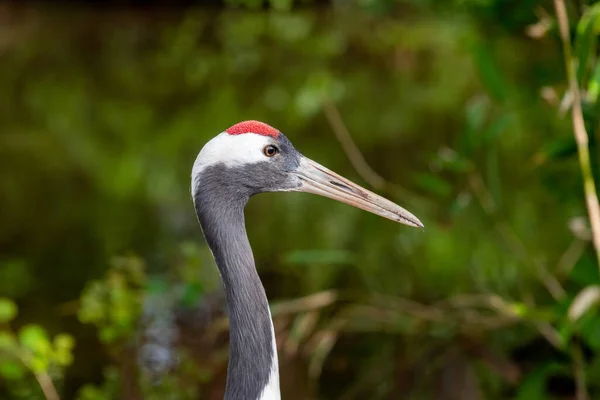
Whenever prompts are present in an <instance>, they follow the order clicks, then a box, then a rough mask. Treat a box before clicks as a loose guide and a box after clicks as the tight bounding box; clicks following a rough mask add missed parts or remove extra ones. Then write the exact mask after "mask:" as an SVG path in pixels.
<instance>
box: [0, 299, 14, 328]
mask: <svg viewBox="0 0 600 400" xmlns="http://www.w3.org/2000/svg"><path fill="white" fill-rule="evenodd" d="M16 316H17V305H16V304H15V303H14V302H13V301H12V300H10V299H7V298H3V297H0V324H2V323H5V322H9V321H12V320H13V319H14V318H15V317H16Z"/></svg>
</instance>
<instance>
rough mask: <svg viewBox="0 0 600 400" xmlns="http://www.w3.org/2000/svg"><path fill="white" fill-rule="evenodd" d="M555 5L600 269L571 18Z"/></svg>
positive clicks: (599, 210)
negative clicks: (573, 50) (570, 26)
mask: <svg viewBox="0 0 600 400" xmlns="http://www.w3.org/2000/svg"><path fill="white" fill-rule="evenodd" d="M554 8H555V9H556V16H557V18H558V25H559V29H560V37H561V39H562V44H563V52H564V58H565V68H566V71H567V80H568V83H569V91H570V92H571V94H572V96H573V105H572V107H571V119H572V121H573V133H574V135H575V141H576V142H577V152H578V154H579V166H580V168H581V173H582V175H583V183H584V192H585V200H586V203H587V208H588V214H589V218H590V223H591V226H592V238H593V242H594V247H595V248H596V257H597V259H598V268H600V204H599V203H598V194H597V193H596V185H595V183H594V176H593V174H592V168H591V163H590V150H589V147H588V142H589V138H588V134H587V131H586V129H585V122H584V119H583V111H582V109H581V94H580V93H579V84H578V83H577V76H576V73H575V66H574V62H575V60H574V58H573V53H572V49H571V38H570V33H569V18H568V15H567V8H566V7H565V2H564V0H554Z"/></svg>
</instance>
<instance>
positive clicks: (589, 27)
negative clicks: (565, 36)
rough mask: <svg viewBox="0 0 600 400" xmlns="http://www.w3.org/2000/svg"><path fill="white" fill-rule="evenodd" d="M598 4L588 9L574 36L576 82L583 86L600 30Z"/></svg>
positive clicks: (599, 8) (599, 9)
mask: <svg viewBox="0 0 600 400" xmlns="http://www.w3.org/2000/svg"><path fill="white" fill-rule="evenodd" d="M599 17H600V4H595V5H593V6H592V7H590V8H588V9H587V10H586V12H585V13H584V14H583V17H581V20H580V21H579V24H577V34H576V36H575V46H574V50H575V56H576V57H577V61H578V63H577V81H578V82H579V85H581V86H583V85H585V79H586V72H587V70H588V65H589V63H590V57H591V56H592V55H595V54H596V47H597V44H598V29H599V28H600V18H599Z"/></svg>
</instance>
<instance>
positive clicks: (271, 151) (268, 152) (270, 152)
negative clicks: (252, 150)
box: [263, 144, 279, 157]
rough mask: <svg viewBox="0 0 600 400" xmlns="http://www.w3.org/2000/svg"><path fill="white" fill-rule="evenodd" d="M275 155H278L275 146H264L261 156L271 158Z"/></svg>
mask: <svg viewBox="0 0 600 400" xmlns="http://www.w3.org/2000/svg"><path fill="white" fill-rule="evenodd" d="M277 153H279V149H278V148H277V147H276V146H273V145H272V144H270V145H267V146H265V148H264V149H263V154H264V155H265V156H267V157H273V156H274V155H276V154H277Z"/></svg>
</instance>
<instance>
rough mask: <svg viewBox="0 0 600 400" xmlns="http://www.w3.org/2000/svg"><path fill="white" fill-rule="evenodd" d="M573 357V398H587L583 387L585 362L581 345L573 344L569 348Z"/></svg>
mask: <svg viewBox="0 0 600 400" xmlns="http://www.w3.org/2000/svg"><path fill="white" fill-rule="evenodd" d="M571 353H572V357H573V369H574V371H573V373H574V375H575V399H576V400H588V395H587V391H586V389H585V364H584V360H583V354H582V352H581V346H580V345H579V344H574V345H573V348H572V350H571Z"/></svg>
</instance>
